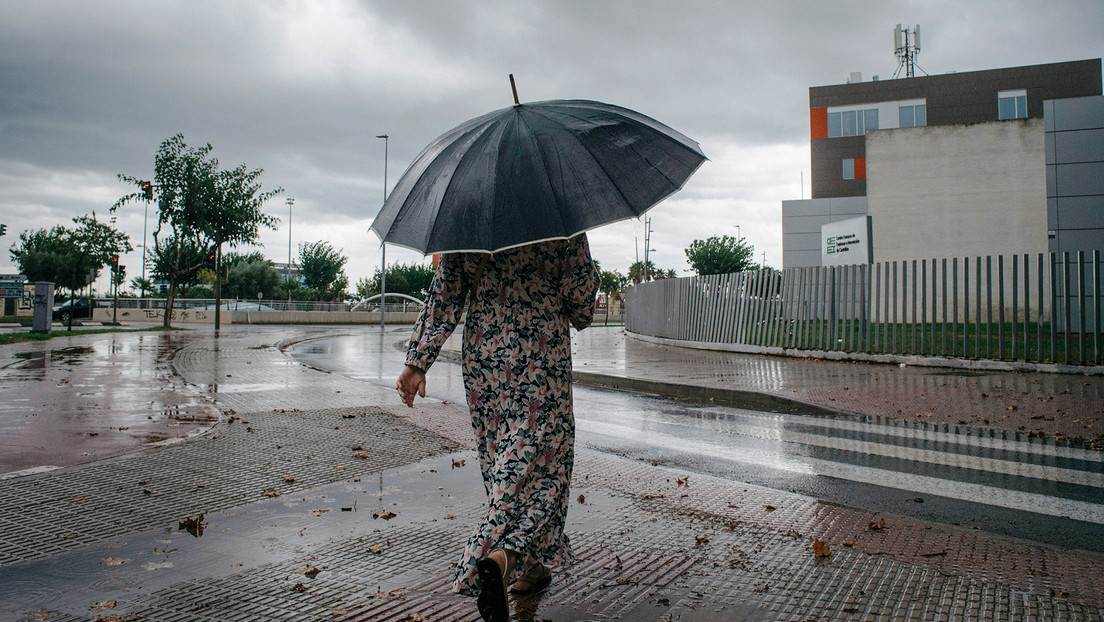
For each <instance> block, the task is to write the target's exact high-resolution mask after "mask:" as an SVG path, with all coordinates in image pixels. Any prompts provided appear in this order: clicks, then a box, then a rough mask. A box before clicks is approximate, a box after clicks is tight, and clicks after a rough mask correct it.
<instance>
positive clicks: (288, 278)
mask: <svg viewBox="0 0 1104 622" xmlns="http://www.w3.org/2000/svg"><path fill="white" fill-rule="evenodd" d="M292 205H295V199H293V198H291V197H288V199H287V206H288V262H287V267H286V268H284V284H285V285H287V290H288V311H290V310H291V206H292Z"/></svg>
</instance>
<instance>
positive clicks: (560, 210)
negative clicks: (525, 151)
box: [518, 110, 624, 231]
mask: <svg viewBox="0 0 1104 622" xmlns="http://www.w3.org/2000/svg"><path fill="white" fill-rule="evenodd" d="M533 112H538V111H535V110H534V111H533ZM518 121H519V122H520V123H521V124H522V125H524V126H525V129H526V130H528V129H529V124H528V123H526V122H525V117H523V116H522V115H518ZM529 135H530V136H531V139H532V140H533V141H534V142H536V143H537V145H538V149H537V154H538V155H540V160H541V166H542V167H543V168H544V176H545V178H546V179H549V180H551V178H552V175H551V170H550V169H549V168H548V159H547V158H545V155H544V150H542V149H540V148H539V146H540V143H539V142H537V139H536V135H535V134H532V133H529ZM549 138H550V139H551V140H552V143H553V146H554V145H555V143H556V138H555V136H549ZM588 153H589V151H588ZM591 157H593V156H591ZM603 170H604V169H603ZM560 171H561V173H560V176H559V177H560V187H561V188H562V187H563V173H562V171H563V167H560ZM549 186H550V187H552V188H554V186H552V184H551V182H550V183H549ZM617 191H618V192H621V189H620V188H618V189H617ZM622 196H624V195H622ZM552 198H553V199H555V201H556V213H557V214H558V215H559V217H560V229H561V230H562V231H566V230H567V223H566V222H565V221H564V209H565V205H564V202H563V200H562V198H561V197H559V196H557V195H556V192H555V190H553V191H552Z"/></svg>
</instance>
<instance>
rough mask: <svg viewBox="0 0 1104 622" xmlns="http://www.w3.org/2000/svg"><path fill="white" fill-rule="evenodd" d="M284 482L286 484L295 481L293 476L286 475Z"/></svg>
mask: <svg viewBox="0 0 1104 622" xmlns="http://www.w3.org/2000/svg"><path fill="white" fill-rule="evenodd" d="M284 482H285V483H288V484H294V483H295V478H294V477H292V476H290V475H288V476H287V477H285V478H284Z"/></svg>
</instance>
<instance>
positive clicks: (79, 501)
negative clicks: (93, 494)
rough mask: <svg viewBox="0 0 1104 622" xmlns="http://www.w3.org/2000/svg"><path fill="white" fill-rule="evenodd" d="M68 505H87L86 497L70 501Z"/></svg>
mask: <svg viewBox="0 0 1104 622" xmlns="http://www.w3.org/2000/svg"><path fill="white" fill-rule="evenodd" d="M69 503H88V497H79V498H77V499H70V500H69Z"/></svg>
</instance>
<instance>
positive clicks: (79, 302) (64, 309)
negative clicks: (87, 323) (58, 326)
mask: <svg viewBox="0 0 1104 622" xmlns="http://www.w3.org/2000/svg"><path fill="white" fill-rule="evenodd" d="M70 316H72V317H73V319H76V318H86V317H92V305H91V304H89V301H88V299H87V298H77V299H75V300H69V301H67V302H64V303H62V304H60V305H58V306H56V307H54V320H55V321H58V322H61V323H62V324H68V323H69V318H70Z"/></svg>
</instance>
